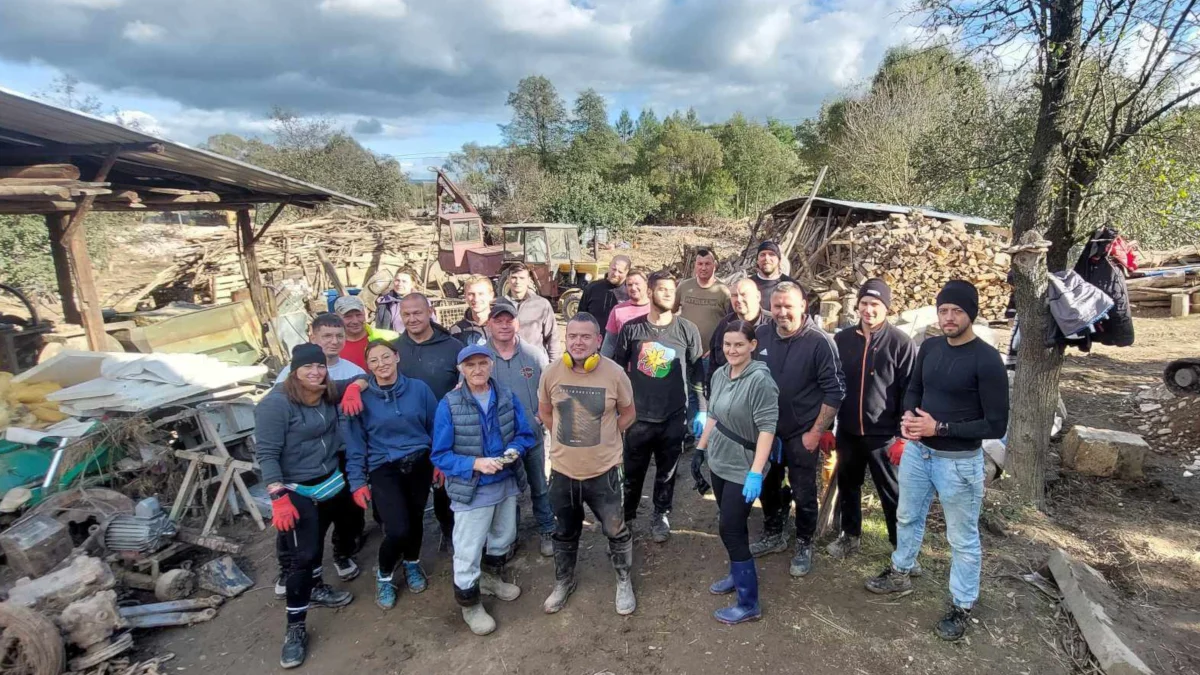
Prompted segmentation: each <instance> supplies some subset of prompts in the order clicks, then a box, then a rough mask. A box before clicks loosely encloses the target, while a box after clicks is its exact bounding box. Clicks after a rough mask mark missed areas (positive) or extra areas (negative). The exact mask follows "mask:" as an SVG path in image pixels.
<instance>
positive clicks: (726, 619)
mask: <svg viewBox="0 0 1200 675" xmlns="http://www.w3.org/2000/svg"><path fill="white" fill-rule="evenodd" d="M722 345H723V351H724V354H725V358H726V361H727V362H726V364H725V365H723V366H721V367H720V368H719V369H718V370H717V372H716V373H715V374H714V375H713V378H712V396H710V397H709V399H708V421H707V423H706V424H705V427H704V433H703V434H702V435H701V437H700V441H699V442H698V443H697V444H696V447H697V448H698V449H700V450H706V451H707V452H708V467H709V470H710V471H711V472H712V483H713V491H714V492H715V493H716V498H717V508H718V509H719V510H720V531H721V542H722V543H724V544H725V549H726V550H727V551H728V552H729V574H728V576H726V577H725V578H724V579H721V580H720V581H717V582H716V583H714V584H713V585H712V586H710V587H709V591H710V592H711V593H713V594H716V595H724V594H726V593H732V592H733V591H735V590H736V591H737V603H736V604H734V605H733V606H731V607H726V608H724V609H719V610H717V611H716V612H715V613H714V615H713V616H715V617H716V619H717V620H718V621H720V622H721V623H726V624H736V623H742V622H743V621H753V620H755V619H758V618H759V617H761V616H762V610H761V608H760V607H759V604H758V572H757V570H756V569H755V567H754V558H753V556H751V555H750V533H749V530H748V529H747V527H746V519H747V518H748V517H749V515H750V507H751V506H752V505H753V504H754V500H755V499H757V498H758V496H759V494H760V493H761V492H762V482H763V474H764V473H766V470H767V461H768V459H769V458H770V455H771V451H772V449H773V448H774V447H775V425H776V423H777V422H778V421H779V387H778V386H776V384H775V380H774V379H773V378H772V377H771V371H770V370H769V369H768V368H767V366H766V364H765V363H762V362H761V361H755V360H754V359H753V354H754V350H755V349H756V348H757V347H758V341H757V340H755V339H754V325H753V324H750V323H747V322H745V321H732V322H730V323H729V325H728V326H726V328H725V335H724V336H723V342H722Z"/></svg>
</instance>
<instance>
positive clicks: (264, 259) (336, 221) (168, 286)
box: [154, 216, 437, 304]
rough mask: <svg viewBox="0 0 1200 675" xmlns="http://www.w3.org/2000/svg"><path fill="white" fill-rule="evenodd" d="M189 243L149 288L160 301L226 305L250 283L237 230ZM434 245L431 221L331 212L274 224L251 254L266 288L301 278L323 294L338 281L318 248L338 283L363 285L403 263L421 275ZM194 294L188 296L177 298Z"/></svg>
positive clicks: (434, 254) (220, 231)
mask: <svg viewBox="0 0 1200 675" xmlns="http://www.w3.org/2000/svg"><path fill="white" fill-rule="evenodd" d="M188 242H189V245H188V246H186V247H184V248H183V249H181V250H180V251H178V252H177V253H176V255H175V260H174V265H173V266H172V268H171V269H172V273H171V276H170V278H168V279H166V280H164V282H163V283H162V284H160V286H159V287H158V289H157V290H156V291H155V292H154V297H155V299H156V301H157V302H158V303H159V304H164V303H165V302H168V301H170V300H176V299H178V300H189V301H193V302H199V303H205V304H207V303H225V302H229V301H230V300H231V299H232V298H231V296H232V295H233V293H234V292H235V291H238V290H240V289H243V288H246V287H247V286H248V284H247V282H246V276H245V272H244V270H243V268H242V259H241V256H240V252H239V250H238V242H237V233H236V231H234V230H233V229H225V228H220V229H218V230H216V231H215V232H214V233H213V234H212V235H208V236H200V237H190V238H189V239H188ZM436 243H437V240H436V234H435V230H434V228H433V227H432V226H429V225H420V224H417V223H415V222H412V221H405V222H393V221H384V220H373V219H369V218H361V217H356V216H331V217H322V218H313V219H309V220H300V221H296V222H293V223H286V224H284V223H276V224H274V225H272V226H271V227H270V228H269V229H268V230H267V231H266V232H265V233H264V234H263V236H262V238H261V239H259V240H258V242H257V243H256V244H255V252H256V254H257V257H258V267H259V270H260V271H261V272H262V273H263V276H264V277H265V278H266V282H267V284H268V285H277V284H279V283H281V282H283V281H284V280H285V279H303V280H305V281H306V282H307V286H308V288H310V289H313V290H314V291H320V290H323V289H327V288H335V287H336V284H335V283H334V282H333V280H332V279H330V276H329V273H328V272H327V270H326V268H325V267H324V266H323V265H322V263H321V261H320V259H319V257H318V252H322V253H324V254H325V256H326V257H327V258H328V260H329V262H330V263H332V267H333V268H334V269H335V270H336V274H337V276H338V281H339V282H340V283H341V284H342V285H344V286H347V287H350V286H355V287H363V286H364V284H366V282H367V281H368V280H370V279H371V278H372V277H373V276H374V275H375V274H377V273H379V272H384V271H386V272H389V273H394V272H395V271H396V270H398V269H399V268H401V267H405V266H407V267H412V268H413V269H415V270H416V271H417V272H418V273H419V274H420V273H423V272H424V268H425V264H426V262H427V261H429V260H436V257H437V246H436ZM193 292H194V296H193V297H191V298H187V297H182V296H183V294H184V293H189V294H190V293H193Z"/></svg>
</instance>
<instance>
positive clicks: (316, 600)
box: [308, 583, 354, 609]
mask: <svg viewBox="0 0 1200 675" xmlns="http://www.w3.org/2000/svg"><path fill="white" fill-rule="evenodd" d="M353 600H354V596H353V595H351V594H350V591H338V590H334V588H333V586H330V585H329V584H326V583H319V584H316V585H315V586H313V589H312V594H311V595H310V596H309V598H308V601H309V603H311V605H312V606H313V607H328V608H331V609H336V608H338V607H345V606H346V605H348V604H350V603H351V602H352V601H353Z"/></svg>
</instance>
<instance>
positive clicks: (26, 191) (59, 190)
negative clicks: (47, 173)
mask: <svg viewBox="0 0 1200 675" xmlns="http://www.w3.org/2000/svg"><path fill="white" fill-rule="evenodd" d="M30 197H57V198H59V199H69V198H70V197H71V188H68V187H64V186H61V185H0V199H13V198H16V199H28V198H30Z"/></svg>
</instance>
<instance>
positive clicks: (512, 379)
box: [487, 299, 554, 558]
mask: <svg viewBox="0 0 1200 675" xmlns="http://www.w3.org/2000/svg"><path fill="white" fill-rule="evenodd" d="M487 328H488V334H489V336H490V338H489V340H488V345H487V346H488V349H490V350H491V351H492V353H493V354H495V356H496V358H495V361H494V364H495V365H494V366H493V370H492V377H494V378H495V379H496V381H497V382H499V383H500V384H502V385H504V386H506V387H508V388H509V389H511V390H512V392H513V394H515V395H516V396H517V398H518V399H519V400H520V401H521V405H522V406H524V407H525V410H527V411H534V412H535V413H536V411H537V409H538V408H537V403H538V383H539V382H540V381H541V379H542V369H543V368H545V367H546V366H547V365H549V363H550V361H549V359H548V357H547V356H546V352H545V351H543V350H542V348H541V347H540V346H538V345H531V344H529V343H528V342H526V341H525V340H524V339H523V338H522V337H521V336H520V332H521V321H520V319H519V318H518V317H517V308H516V307H514V306H513V305H512V303H510V302H509V301H508V300H507V299H501V300H497V301H496V302H495V303H494V304H493V305H492V311H491V312H490V313H489V314H488V322H487ZM529 426H530V427H532V428H533V433H534V435H535V436H537V439H538V444H537V445H536V446H535V447H533V448H531V449H530V450H529V451H528V452H526V453H525V455H524V457H523V458H522V459H523V461H524V462H525V474H526V475H527V477H528V479H529V499H530V501H531V502H533V516H534V518H535V519H536V520H537V525H538V533H539V534H540V535H541V540H540V542H539V544H538V550H539V552H540V553H541V554H542V555H543V556H545V557H547V558H548V557H550V556H553V555H554V540H553V539H552V538H551V537H552V536H553V534H554V511H553V509H551V508H550V494H549V488H548V487H547V485H546V450H545V447H546V446H545V443H544V440H543V439H544V438H545V429H544V427H542V421H541V419H539V418H538V417H537V416H536V414H535V415H533V417H532V418H531V419H530V420H529Z"/></svg>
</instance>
